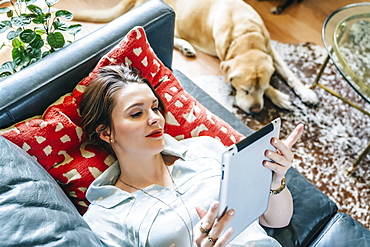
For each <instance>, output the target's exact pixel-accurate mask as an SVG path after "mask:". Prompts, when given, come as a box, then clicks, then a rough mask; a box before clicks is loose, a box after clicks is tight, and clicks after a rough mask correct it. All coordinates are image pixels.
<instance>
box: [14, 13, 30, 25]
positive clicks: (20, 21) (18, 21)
mask: <svg viewBox="0 0 370 247" xmlns="http://www.w3.org/2000/svg"><path fill="white" fill-rule="evenodd" d="M10 22H11V24H12V26H13V27H25V26H27V25H28V24H30V23H31V19H30V18H29V17H27V15H26V14H21V15H20V16H19V17H16V16H14V17H12V18H11V19H10Z"/></svg>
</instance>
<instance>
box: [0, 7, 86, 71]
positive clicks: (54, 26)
mask: <svg viewBox="0 0 370 247" xmlns="http://www.w3.org/2000/svg"><path fill="white" fill-rule="evenodd" d="M58 1H59V0H43V1H41V2H44V4H43V5H44V6H46V8H44V9H43V8H42V7H39V6H37V5H36V4H37V3H36V2H40V0H39V1H37V0H4V1H0V5H4V4H7V5H8V6H9V7H10V6H11V7H12V8H9V7H2V8H0V14H6V18H5V20H2V21H1V22H0V33H6V32H7V33H6V38H7V40H6V41H5V42H2V43H0V49H2V48H3V47H7V46H10V47H11V56H12V59H13V60H12V61H9V62H5V63H4V64H3V65H2V66H1V67H0V77H6V76H9V75H11V74H13V73H15V72H17V71H19V70H21V69H23V68H25V67H27V66H29V65H31V64H33V63H35V62H37V61H38V60H40V59H42V58H44V57H46V56H47V55H49V54H51V53H53V52H55V51H57V50H59V49H61V48H63V47H65V46H66V45H68V44H70V43H72V41H70V40H66V38H65V36H64V34H65V33H66V32H67V33H69V34H71V35H72V36H73V41H74V39H75V35H76V34H77V33H78V32H79V31H80V30H81V29H82V26H81V24H72V25H69V26H68V25H67V24H66V23H64V22H63V20H66V21H69V20H72V19H73V15H72V13H71V12H69V11H67V10H58V9H55V8H53V6H54V5H55V4H56V3H57V2H58Z"/></svg>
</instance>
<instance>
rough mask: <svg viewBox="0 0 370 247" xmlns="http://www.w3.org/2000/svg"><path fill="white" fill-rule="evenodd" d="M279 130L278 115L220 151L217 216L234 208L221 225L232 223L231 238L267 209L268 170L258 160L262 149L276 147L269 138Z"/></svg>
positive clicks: (276, 135) (269, 184) (262, 151)
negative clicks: (218, 206)
mask: <svg viewBox="0 0 370 247" xmlns="http://www.w3.org/2000/svg"><path fill="white" fill-rule="evenodd" d="M279 132H280V118H278V119H275V120H273V121H272V122H271V123H269V124H268V125H266V126H265V127H263V128H261V129H260V130H258V131H256V132H254V133H253V134H252V135H250V136H248V137H247V138H245V139H243V140H242V141H240V142H239V143H237V144H235V145H232V146H231V147H230V148H229V149H227V151H225V152H224V153H223V156H222V166H223V170H222V179H221V187H220V195H219V201H220V210H219V217H221V216H222V215H223V214H224V213H225V212H226V211H227V210H229V209H234V210H235V216H234V217H233V219H232V220H231V221H230V222H229V224H228V226H227V227H226V228H225V230H226V229H227V228H228V227H230V226H232V227H234V234H233V237H232V239H233V238H235V237H236V236H237V235H238V234H239V233H240V232H242V231H243V230H244V229H245V228H246V227H248V226H249V225H250V224H251V223H252V222H254V221H255V220H256V219H258V218H259V217H260V216H261V215H262V214H263V213H264V212H265V211H266V210H267V206H268V202H269V198H270V188H271V179H272V171H271V170H269V169H267V168H265V167H264V166H263V165H262V162H263V161H264V160H267V158H266V156H265V151H266V150H272V151H275V150H276V149H275V147H273V146H272V144H271V138H272V137H276V138H278V137H279Z"/></svg>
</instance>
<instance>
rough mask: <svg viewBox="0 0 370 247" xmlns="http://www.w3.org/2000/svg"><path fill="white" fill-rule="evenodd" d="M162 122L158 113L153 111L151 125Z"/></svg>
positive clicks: (150, 116) (150, 117) (150, 119)
mask: <svg viewBox="0 0 370 247" xmlns="http://www.w3.org/2000/svg"><path fill="white" fill-rule="evenodd" d="M159 120H160V116H159V114H158V113H157V112H155V111H153V110H151V111H150V114H149V125H153V124H156V123H158V122H159Z"/></svg>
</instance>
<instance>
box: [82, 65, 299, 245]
mask: <svg viewBox="0 0 370 247" xmlns="http://www.w3.org/2000/svg"><path fill="white" fill-rule="evenodd" d="M80 113H81V115H82V123H83V126H84V129H85V131H86V133H87V134H88V135H89V137H90V139H91V140H92V141H93V142H96V143H99V144H101V145H103V146H104V147H105V148H106V149H107V150H109V151H110V152H111V153H112V154H113V155H114V156H115V157H116V158H117V161H116V162H115V163H114V164H113V165H112V166H111V167H109V168H108V169H107V170H106V171H105V172H104V173H103V174H102V175H101V176H99V177H98V178H97V179H96V180H95V181H94V182H93V183H92V184H91V186H90V187H89V189H88V191H87V199H88V200H89V201H90V202H91V205H90V206H89V209H88V211H87V213H86V214H85V215H84V218H85V220H86V221H87V222H88V224H89V225H90V227H91V228H92V230H93V231H95V232H96V233H97V234H99V236H100V238H101V240H102V241H103V243H105V244H106V245H108V246H172V247H174V246H194V245H196V246H226V243H227V242H228V240H229V238H230V236H231V235H232V233H233V229H232V228H229V229H226V231H225V233H224V234H222V235H220V234H221V232H222V231H223V230H224V228H225V226H226V224H227V223H228V222H229V221H230V219H231V218H232V217H234V214H235V212H234V210H232V209H230V210H229V211H228V212H227V213H226V214H225V215H224V216H223V217H222V218H221V219H219V220H218V221H217V223H216V217H217V213H218V205H219V204H218V202H217V201H215V200H217V198H218V191H219V183H220V182H219V181H220V173H221V172H220V171H221V165H220V157H221V155H220V154H221V153H222V152H223V151H224V149H225V147H224V146H223V145H222V144H221V143H220V142H219V141H217V140H215V139H213V138H210V137H197V138H190V139H186V140H182V141H177V140H175V139H174V138H172V137H170V136H168V135H166V134H164V132H163V129H164V124H165V120H164V117H163V116H164V114H165V109H164V106H163V103H162V101H161V100H160V98H159V97H158V95H157V94H156V92H155V91H154V90H153V88H152V87H151V86H150V83H149V82H148V81H147V80H145V79H144V78H142V77H141V76H140V75H139V74H138V73H137V72H136V71H134V70H132V69H130V68H127V67H125V66H122V65H115V66H108V67H105V68H103V69H102V70H101V72H100V73H99V75H98V76H97V77H96V79H95V80H94V81H93V82H92V83H91V84H90V85H89V86H88V88H87V90H86V92H85V93H84V96H83V99H82V102H81V105H80ZM302 130H303V126H302V125H300V126H298V127H297V128H296V130H295V131H294V132H293V133H292V134H291V135H290V136H289V137H288V139H287V140H286V141H285V143H284V142H282V141H280V140H278V139H273V140H272V143H273V145H274V146H275V147H276V148H277V150H278V151H277V152H270V151H269V152H266V157H267V158H269V159H271V160H273V161H274V162H269V161H266V162H265V163H264V165H265V166H266V167H267V168H269V169H271V170H272V171H273V174H274V175H273V181H272V186H271V190H272V191H275V193H274V194H277V195H271V198H270V202H269V207H268V210H267V211H266V213H264V214H263V215H262V216H261V217H260V219H259V223H260V224H262V225H265V226H268V227H284V226H286V225H288V224H289V222H290V219H291V216H292V212H293V203H292V197H291V194H290V192H289V190H288V189H287V188H285V189H282V188H281V181H282V179H283V178H284V175H285V173H286V171H287V169H288V168H289V167H290V166H291V161H292V159H293V154H292V152H291V150H290V147H291V146H292V145H293V144H294V143H295V142H296V141H297V139H298V138H299V137H300V135H301V133H302ZM278 188H279V189H278ZM280 192H281V193H280ZM205 207H208V208H209V209H208V211H207V210H206V209H205ZM236 217H237V216H236ZM259 223H258V221H256V222H254V223H252V224H251V225H250V226H249V227H248V228H247V229H246V230H245V231H244V232H242V233H241V234H240V235H239V236H238V237H237V238H236V239H234V240H233V241H232V242H231V243H230V245H229V246H247V245H248V244H253V242H256V243H258V244H259V246H280V245H279V243H278V242H277V241H276V240H274V239H272V238H270V237H269V236H267V235H266V233H265V232H264V231H263V229H262V228H261V226H260V225H259ZM248 246H249V245H248Z"/></svg>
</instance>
